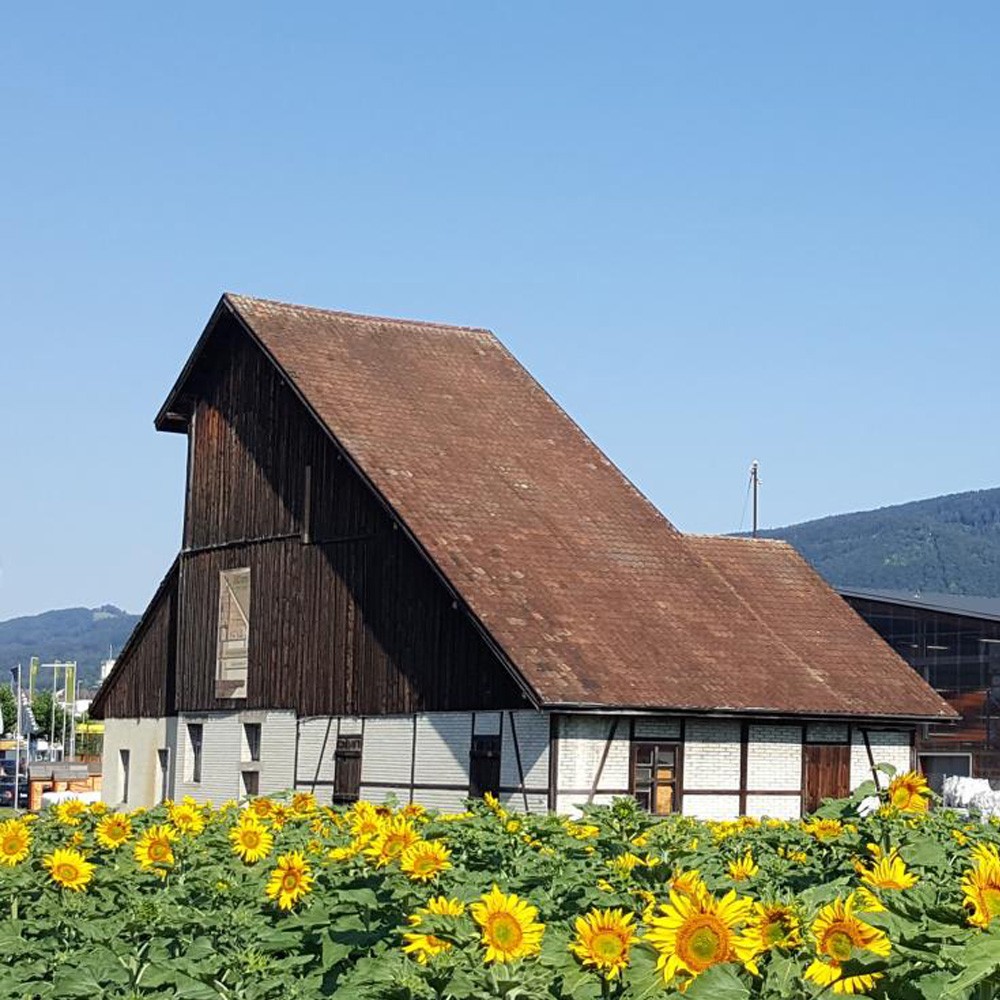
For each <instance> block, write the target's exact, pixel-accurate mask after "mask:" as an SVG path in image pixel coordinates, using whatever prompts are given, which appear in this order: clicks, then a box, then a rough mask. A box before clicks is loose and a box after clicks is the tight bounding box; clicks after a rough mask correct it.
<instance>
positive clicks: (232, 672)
mask: <svg viewBox="0 0 1000 1000" xmlns="http://www.w3.org/2000/svg"><path fill="white" fill-rule="evenodd" d="M244 579H245V580H246V607H243V604H242V603H241V602H240V599H239V597H238V596H237V594H236V589H235V587H234V583H235V581H237V580H240V581H242V580H244ZM252 580H253V578H252V574H251V572H250V567H249V566H238V567H234V568H233V569H224V570H220V571H219V601H218V614H217V617H216V649H215V697H216V698H239V699H245V698H246V696H247V679H248V676H249V673H250V614H251V608H252V606H253V587H252ZM234 613H235V614H236V615H237V616H238V618H239V619H241V620H242V623H243V628H244V636H243V638H242V639H239V638H230V637H229V630H230V629H231V628H232V622H233V620H234V619H233V615H234ZM234 646H235V647H237V648H238V647H240V646H242V652H237V653H233V651H232V647H234Z"/></svg>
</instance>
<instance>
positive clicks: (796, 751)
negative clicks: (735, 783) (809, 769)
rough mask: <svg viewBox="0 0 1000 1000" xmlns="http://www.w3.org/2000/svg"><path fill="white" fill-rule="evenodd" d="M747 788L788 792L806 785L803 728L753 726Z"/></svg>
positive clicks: (748, 755)
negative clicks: (803, 768)
mask: <svg viewBox="0 0 1000 1000" xmlns="http://www.w3.org/2000/svg"><path fill="white" fill-rule="evenodd" d="M748 728H749V734H748V735H749V739H748V742H747V788H750V789H753V790H754V791H766V790H768V789H775V790H778V791H788V790H790V789H796V788H800V787H801V785H802V727H801V726H771V725H763V724H761V725H756V724H755V725H751V726H749V727H748Z"/></svg>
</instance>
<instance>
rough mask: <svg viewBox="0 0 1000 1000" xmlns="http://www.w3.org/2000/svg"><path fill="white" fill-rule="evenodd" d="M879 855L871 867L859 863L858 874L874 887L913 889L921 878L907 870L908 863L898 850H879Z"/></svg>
mask: <svg viewBox="0 0 1000 1000" xmlns="http://www.w3.org/2000/svg"><path fill="white" fill-rule="evenodd" d="M879 855H880V856H879V857H877V858H876V860H875V863H874V864H873V865H872V866H871V867H869V868H866V867H865V866H864V865H862V864H859V865H858V874H859V875H860V876H861V881H862V882H864V883H865V885H867V886H870V887H871V888H872V889H912V888H913V886H915V885H916V884H917V882H918V881H919V879H918V878H917V876H916V875H914V874H912V873H911V872H909V871H907V870H906V863H905V862H904V861H903V859H902V858H901V857H900V856H899V852H898V851H895V850H893V851H890V852H889V853H888V854H882V852H881V851H879Z"/></svg>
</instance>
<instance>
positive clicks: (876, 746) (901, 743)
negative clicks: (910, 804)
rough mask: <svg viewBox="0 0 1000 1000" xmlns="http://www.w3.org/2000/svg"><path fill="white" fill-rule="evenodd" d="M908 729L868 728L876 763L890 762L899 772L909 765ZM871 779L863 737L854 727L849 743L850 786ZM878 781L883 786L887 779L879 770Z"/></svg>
mask: <svg viewBox="0 0 1000 1000" xmlns="http://www.w3.org/2000/svg"><path fill="white" fill-rule="evenodd" d="M910 735H911V734H910V730H896V731H892V730H884V729H882V730H879V729H875V730H869V731H868V740H869V742H870V743H871V748H872V756H873V757H874V758H875V763H876V764H892V766H893V767H894V768H895V769H896V772H897V773H899V774H901V773H902V772H904V771H909V770H910V767H911V759H912V758H911V751H910ZM871 780H872V770H871V764H870V762H869V760H868V751H867V750H866V749H865V741H864V737H863V736H862V735H861V733H860V732H859V731H858V730H857V729H855V730H854V738H853V740H852V743H851V788H852V789H855V788H857V787H858V785H860V784H862V783H863V782H865V781H871ZM879 783H880V784H881V785H882V787H883V788H884V787H885V786H886V785H887V784H888V783H889V779H888V778H887V777H886V775H884V774H882V773H881V772H879Z"/></svg>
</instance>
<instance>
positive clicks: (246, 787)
mask: <svg viewBox="0 0 1000 1000" xmlns="http://www.w3.org/2000/svg"><path fill="white" fill-rule="evenodd" d="M240 783H241V784H242V785H243V796H242V797H243V798H253V797H255V796H257V795H260V771H257V770H252V771H240Z"/></svg>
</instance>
